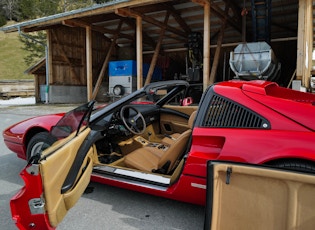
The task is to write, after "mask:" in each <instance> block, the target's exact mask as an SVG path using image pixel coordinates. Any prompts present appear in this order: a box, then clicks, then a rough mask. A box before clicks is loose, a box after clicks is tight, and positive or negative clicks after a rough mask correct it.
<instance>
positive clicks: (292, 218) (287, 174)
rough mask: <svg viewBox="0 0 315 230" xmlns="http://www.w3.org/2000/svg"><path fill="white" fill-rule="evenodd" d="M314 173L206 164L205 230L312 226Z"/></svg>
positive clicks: (300, 227) (314, 206)
mask: <svg viewBox="0 0 315 230" xmlns="http://www.w3.org/2000/svg"><path fill="white" fill-rule="evenodd" d="M314 210H315V175H314V174H306V173H299V172H293V171H286V170H281V169H275V168H273V169H271V168H267V167H263V166H257V165H255V166H254V165H245V164H236V163H228V162H209V163H208V184H207V204H206V217H205V225H204V226H205V229H212V230H219V229H220V230H224V229H242V230H246V229H255V230H260V229H262V230H265V229H268V230H272V229H275V230H278V229H303V230H304V229H314V226H315V211H314Z"/></svg>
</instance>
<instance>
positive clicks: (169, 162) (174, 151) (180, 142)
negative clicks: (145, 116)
mask: <svg viewBox="0 0 315 230" xmlns="http://www.w3.org/2000/svg"><path fill="white" fill-rule="evenodd" d="M195 117H196V112H193V113H192V114H191V116H190V118H189V122H188V124H189V127H190V128H189V129H188V130H186V131H185V132H183V133H182V134H180V135H179V136H178V138H177V139H176V140H174V141H173V143H172V144H171V145H170V146H169V147H168V148H167V149H160V148H157V147H142V148H139V149H136V150H135V151H133V152H131V153H129V154H128V155H127V156H126V157H125V159H124V163H125V165H126V166H127V167H129V168H134V169H139V170H142V171H146V172H152V171H155V170H160V169H164V170H165V173H168V172H169V171H170V170H171V169H172V168H173V167H174V164H175V162H176V160H177V158H178V157H179V155H180V154H181V153H183V152H184V150H185V148H186V145H187V143H188V139H189V137H190V135H191V132H192V125H193V122H194V120H195ZM165 165H166V166H167V167H165Z"/></svg>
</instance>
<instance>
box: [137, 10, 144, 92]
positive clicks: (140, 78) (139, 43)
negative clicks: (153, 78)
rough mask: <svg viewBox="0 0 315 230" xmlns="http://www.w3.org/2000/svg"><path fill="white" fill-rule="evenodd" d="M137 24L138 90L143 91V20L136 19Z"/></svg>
mask: <svg viewBox="0 0 315 230" xmlns="http://www.w3.org/2000/svg"><path fill="white" fill-rule="evenodd" d="M136 23H137V30H136V35H137V39H136V40H137V47H136V48H137V89H141V88H142V87H143V69H142V66H143V56H142V50H143V47H142V18H141V17H139V16H137V17H136Z"/></svg>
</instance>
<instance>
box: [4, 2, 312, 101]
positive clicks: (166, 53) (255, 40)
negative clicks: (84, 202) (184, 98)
mask: <svg viewBox="0 0 315 230" xmlns="http://www.w3.org/2000/svg"><path fill="white" fill-rule="evenodd" d="M314 12H315V3H314V2H313V1H312V0H300V1H299V0H287V1H282V0H273V1H271V0H233V1H232V0H191V1H190V0H180V1H179V0H178V1H177V0H175V1H167V0H155V1H154V0H150V1H149V0H141V1H140V0H133V1H127V0H116V1H112V2H109V3H105V4H97V5H94V6H92V7H89V8H84V9H79V10H74V11H70V12H65V13H61V14H57V15H51V16H48V17H45V18H39V19H35V20H32V21H27V22H22V23H18V24H15V25H11V26H8V27H3V28H0V29H1V30H2V31H4V32H8V33H9V32H13V31H19V32H20V33H21V35H23V36H27V34H28V33H32V32H36V31H42V30H45V31H46V32H47V45H46V48H47V50H46V56H45V57H44V58H43V59H42V60H40V61H39V62H38V63H37V64H36V65H34V66H32V67H31V68H29V69H28V70H27V73H29V74H34V76H35V97H36V101H37V102H46V103H81V102H85V101H87V100H88V101H89V100H92V99H96V100H97V101H106V100H111V99H112V98H113V97H115V95H114V94H117V95H116V96H123V95H124V94H125V93H129V92H130V91H133V90H135V89H137V88H141V87H142V86H143V85H145V84H148V83H149V82H152V81H160V80H171V79H184V80H187V81H189V82H192V83H199V84H203V87H204V89H205V88H206V87H207V86H209V85H210V84H213V83H214V82H218V81H223V80H230V79H234V78H240V79H244V80H251V79H266V80H271V81H275V82H277V83H278V84H280V85H282V86H284V87H294V86H296V84H297V85H299V86H298V88H297V89H300V88H299V87H300V86H302V89H304V90H305V91H311V86H312V84H311V79H312V78H311V76H312V75H311V73H312V51H313V47H314V39H313V36H314V22H313V21H314V15H315V13H314ZM244 60H245V61H244ZM246 60H247V61H246ZM119 77H121V78H119ZM123 83H126V84H127V86H125V85H123ZM115 86H121V87H115ZM114 88H115V89H114Z"/></svg>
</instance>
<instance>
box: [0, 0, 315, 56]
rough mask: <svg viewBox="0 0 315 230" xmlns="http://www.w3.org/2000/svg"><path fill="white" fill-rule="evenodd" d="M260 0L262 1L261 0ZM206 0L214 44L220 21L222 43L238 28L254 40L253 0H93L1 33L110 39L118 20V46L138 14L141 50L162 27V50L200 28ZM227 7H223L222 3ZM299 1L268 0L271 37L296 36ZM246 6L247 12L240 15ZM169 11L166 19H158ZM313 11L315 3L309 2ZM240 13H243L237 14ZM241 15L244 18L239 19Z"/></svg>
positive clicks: (130, 38) (238, 35)
mask: <svg viewBox="0 0 315 230" xmlns="http://www.w3.org/2000/svg"><path fill="white" fill-rule="evenodd" d="M265 1H268V0H264V1H261V2H265ZM204 2H209V3H210V7H211V13H210V15H211V16H210V22H211V28H210V38H211V39H210V41H211V45H213V46H215V45H216V44H217V39H218V36H219V34H220V29H221V27H222V23H223V22H226V26H225V32H224V39H223V46H224V45H225V46H228V45H233V46H236V45H237V44H238V43H240V42H243V41H244V38H242V33H243V32H244V30H245V31H246V41H248V42H250V41H252V40H253V33H254V29H253V27H254V25H253V22H254V21H253V19H254V15H253V14H252V8H253V5H252V1H248V0H247V1H244V0H235V1H231V0H211V1H209V0H192V1H190V0H175V1H170V0H141V1H139V0H133V1H132V0H117V1H112V2H108V3H104V4H96V5H93V6H91V7H88V8H84V9H78V10H73V11H69V12H64V13H60V14H56V15H51V16H47V17H44V18H38V19H35V20H31V21H26V22H21V23H17V24H15V25H11V26H7V27H2V28H0V30H2V31H4V32H14V31H18V30H21V31H22V32H26V33H28V32H34V31H40V30H46V29H51V28H54V27H56V26H62V25H63V26H71V27H87V26H90V27H91V28H92V30H95V31H99V32H101V33H103V34H104V35H105V36H106V37H107V38H108V39H109V40H111V39H112V38H113V36H114V35H115V34H116V28H117V25H118V23H119V21H121V20H123V26H122V28H121V30H120V32H119V37H118V39H117V45H119V46H134V45H135V26H136V25H135V19H134V17H130V15H133V16H135V17H137V16H139V17H141V18H142V23H143V52H144V53H145V52H152V51H153V50H154V47H155V45H156V41H157V40H158V37H159V35H160V31H161V28H165V36H164V39H163V44H162V48H161V51H162V52H163V50H164V51H167V50H177V49H183V48H185V44H186V43H187V37H188V35H189V34H190V33H191V32H201V31H203V29H204V27H203V22H204V16H203V15H204V8H203V3H204ZM227 6H228V7H227ZM298 7H299V1H298V0H288V1H282V0H272V1H271V11H270V12H271V13H272V15H271V21H270V25H269V26H270V40H271V41H284V40H296V39H297V28H298V22H297V19H298ZM244 9H246V14H245V15H246V16H245V15H244V12H245V11H244ZM166 12H168V14H169V15H170V16H169V19H168V21H167V23H166V24H165V23H163V22H164V20H165V17H166ZM313 12H315V5H314V3H313ZM242 15H243V16H242ZM244 18H245V20H244Z"/></svg>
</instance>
